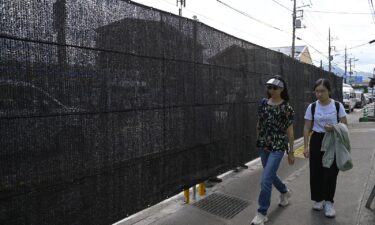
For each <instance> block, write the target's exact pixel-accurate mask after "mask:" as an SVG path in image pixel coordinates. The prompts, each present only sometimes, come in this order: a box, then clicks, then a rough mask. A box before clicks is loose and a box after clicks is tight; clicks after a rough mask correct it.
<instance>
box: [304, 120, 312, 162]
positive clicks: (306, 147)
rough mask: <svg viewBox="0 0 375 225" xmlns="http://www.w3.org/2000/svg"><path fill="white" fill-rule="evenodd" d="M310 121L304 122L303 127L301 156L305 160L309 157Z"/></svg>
mask: <svg viewBox="0 0 375 225" xmlns="http://www.w3.org/2000/svg"><path fill="white" fill-rule="evenodd" d="M311 125H312V121H311V120H305V125H304V126H303V147H304V151H303V154H304V155H305V157H306V158H309V156H310V149H309V139H310V131H311Z"/></svg>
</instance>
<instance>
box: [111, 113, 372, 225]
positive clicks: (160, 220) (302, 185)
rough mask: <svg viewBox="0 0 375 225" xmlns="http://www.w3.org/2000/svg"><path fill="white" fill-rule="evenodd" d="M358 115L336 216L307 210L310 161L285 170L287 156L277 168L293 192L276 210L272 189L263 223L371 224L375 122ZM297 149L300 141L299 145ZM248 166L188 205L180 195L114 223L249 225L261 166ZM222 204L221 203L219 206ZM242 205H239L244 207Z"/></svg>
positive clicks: (353, 122)
mask: <svg viewBox="0 0 375 225" xmlns="http://www.w3.org/2000/svg"><path fill="white" fill-rule="evenodd" d="M359 116H361V115H360V112H358V113H352V114H350V115H349V116H348V118H349V123H350V126H349V128H350V138H351V145H352V158H353V163H354V168H353V169H352V170H349V171H346V172H340V173H339V176H338V183H337V189H336V195H335V204H334V206H335V209H336V212H337V216H336V218H334V219H329V218H326V217H325V216H324V213H323V212H322V211H321V212H317V211H313V210H312V209H311V205H312V202H311V200H310V189H309V165H308V160H307V159H303V158H297V159H296V163H295V165H293V166H289V165H288V163H287V159H286V157H285V158H284V160H283V162H282V164H281V167H280V169H279V176H280V177H281V178H283V180H284V181H285V182H286V183H287V185H288V187H289V188H290V189H291V190H292V191H293V195H292V197H291V199H290V205H289V206H287V207H279V206H278V205H277V204H278V198H279V193H278V192H277V190H276V189H275V188H274V189H273V192H272V200H271V207H270V209H269V214H268V217H269V222H267V224H269V225H273V224H277V225H300V224H304V225H322V224H330V225H331V224H332V225H333V224H337V225H338V224H340V225H356V224H361V225H374V224H375V200H374V201H373V203H372V204H371V209H368V208H366V207H365V203H366V200H367V198H368V196H369V194H370V192H371V190H372V188H373V186H374V185H375V144H374V143H375V142H374V137H375V123H372V122H368V123H358V118H359ZM301 145H302V143H301V141H300V144H299V146H301ZM299 146H298V145H297V146H296V147H297V148H298V147H299ZM248 165H249V169H244V170H240V171H239V172H237V173H235V172H228V173H226V174H224V175H223V176H222V177H223V182H222V183H219V184H216V185H215V186H213V187H211V188H207V194H206V195H205V196H204V197H198V198H197V199H196V200H195V201H192V202H191V203H190V204H184V203H183V197H182V195H178V196H175V197H174V198H172V199H169V200H167V201H164V202H162V203H160V204H158V205H156V206H153V207H151V208H149V209H147V210H144V211H142V212H140V213H137V214H136V215H133V216H131V217H129V218H126V219H125V220H123V221H120V222H118V223H117V224H118V225H130V224H132V225H146V224H153V225H211V224H212V225H221V224H223V225H224V224H233V225H245V224H250V221H251V220H252V218H253V217H254V215H255V213H256V211H257V207H258V204H257V199H258V194H259V188H260V176H261V173H262V168H261V164H260V161H259V160H255V161H253V162H251V163H249V164H248ZM210 196H211V198H210ZM213 196H216V197H221V198H219V199H221V200H220V201H219V202H215V201H213V200H210V201H208V199H213V198H212V197H213ZM204 200H206V201H207V204H208V206H209V207H207V205H206V208H205V209H202V207H197V204H198V203H202V201H204ZM228 200H232V201H234V203H233V202H231V204H229V203H230V202H229V201H228ZM227 201H228V202H227ZM226 202H227V203H226ZM194 203H196V204H194ZM223 203H224V205H222V204H223ZM237 203H238V204H237ZM210 204H211V205H210ZM240 204H243V205H242V206H243V207H242V208H241V205H240ZM200 205H204V204H200ZM235 206H238V208H237V209H238V210H237V211H239V212H238V213H236V212H235V211H236V208H235ZM230 210H233V211H230ZM209 211H210V212H209ZM230 212H233V214H234V216H233V217H232V218H228V217H226V218H225V214H228V213H229V214H230Z"/></svg>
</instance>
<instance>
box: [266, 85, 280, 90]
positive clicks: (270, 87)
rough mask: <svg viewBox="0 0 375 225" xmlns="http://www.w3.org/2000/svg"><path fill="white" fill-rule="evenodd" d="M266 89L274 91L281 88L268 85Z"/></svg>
mask: <svg viewBox="0 0 375 225" xmlns="http://www.w3.org/2000/svg"><path fill="white" fill-rule="evenodd" d="M266 87H267V89H273V90H277V89H279V87H278V86H276V85H266Z"/></svg>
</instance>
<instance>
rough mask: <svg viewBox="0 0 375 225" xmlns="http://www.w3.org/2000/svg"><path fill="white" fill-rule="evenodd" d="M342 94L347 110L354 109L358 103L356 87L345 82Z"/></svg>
mask: <svg viewBox="0 0 375 225" xmlns="http://www.w3.org/2000/svg"><path fill="white" fill-rule="evenodd" d="M342 95H343V102H344V107H345V110H346V111H347V112H348V113H350V112H352V111H353V110H354V107H355V105H356V103H357V101H356V96H355V92H354V89H353V88H352V86H350V85H349V84H343V87H342Z"/></svg>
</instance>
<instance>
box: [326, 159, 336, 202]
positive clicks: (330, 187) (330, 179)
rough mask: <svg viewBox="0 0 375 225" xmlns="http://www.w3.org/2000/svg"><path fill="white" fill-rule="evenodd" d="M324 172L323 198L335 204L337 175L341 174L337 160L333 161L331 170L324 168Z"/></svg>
mask: <svg viewBox="0 0 375 225" xmlns="http://www.w3.org/2000/svg"><path fill="white" fill-rule="evenodd" d="M323 172H324V173H323V174H324V176H323V182H324V190H323V197H324V200H325V201H330V202H332V203H333V202H334V201H333V198H334V197H335V192H336V182H337V175H338V174H339V169H338V168H337V165H336V160H334V161H333V163H332V166H331V168H323Z"/></svg>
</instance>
